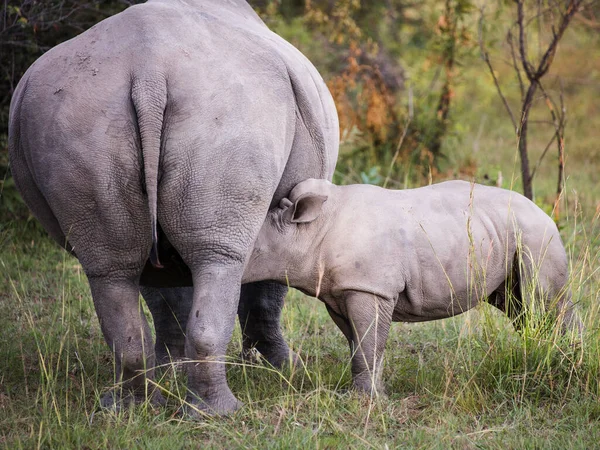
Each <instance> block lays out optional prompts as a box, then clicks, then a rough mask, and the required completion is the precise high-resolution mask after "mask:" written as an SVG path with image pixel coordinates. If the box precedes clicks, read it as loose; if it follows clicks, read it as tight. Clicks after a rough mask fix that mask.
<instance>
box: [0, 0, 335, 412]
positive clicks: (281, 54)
mask: <svg viewBox="0 0 600 450" xmlns="http://www.w3.org/2000/svg"><path fill="white" fill-rule="evenodd" d="M337 147H338V123H337V117H336V111H335V107H334V104H333V101H332V98H331V95H330V94H329V92H328V90H327V88H326V86H325V84H324V83H323V80H322V79H321V77H320V76H319V74H318V73H317V71H316V70H315V68H314V67H313V66H312V65H311V64H310V62H309V61H308V60H307V59H306V58H305V57H304V56H303V55H302V54H301V53H300V52H298V51H297V50H296V49H295V48H293V47H292V46H291V45H290V44H288V43H287V42H286V41H284V40H283V39H281V38H280V37H278V36H277V35H275V34H274V33H272V32H271V31H269V30H268V28H267V27H266V26H265V25H264V23H263V22H262V21H261V20H260V19H259V17H258V16H257V15H256V14H255V13H254V11H253V10H252V9H251V8H250V7H249V6H248V4H246V3H245V2H244V1H242V0H229V1H219V0H171V1H169V0H150V1H148V2H147V3H145V4H142V5H137V6H133V7H131V8H129V9H127V10H126V11H124V12H122V13H121V14H118V15H116V16H114V17H111V18H108V19H106V20H104V21H102V22H101V23H99V24H98V25H96V26H94V27H93V28H91V29H90V30H88V31H86V32H85V33H83V34H81V35H80V36H78V37H76V38H75V39H72V40H70V41H68V42H65V43H63V44H61V45H59V46H57V47H56V48H54V49H52V50H50V51H49V52H48V53H46V54H45V55H44V56H42V57H41V58H40V59H39V60H38V61H36V63H35V64H33V66H32V67H31V68H30V69H29V70H28V71H27V72H26V73H25V75H24V76H23V79H22V80H21V81H20V83H19V85H18V87H17V89H16V91H15V94H14V97H13V100H12V104H11V109H10V129H9V152H10V158H11V167H12V172H13V176H14V179H15V182H16V184H17V186H18V188H19V190H20V191H21V193H22V195H23V198H24V199H25V202H26V203H27V204H28V205H29V207H30V208H31V210H32V211H33V213H34V214H35V215H36V217H37V218H38V219H39V220H40V222H41V223H42V224H43V226H44V227H45V229H46V230H47V231H48V232H49V234H50V235H51V236H52V237H53V238H54V239H55V240H56V241H57V242H58V243H59V244H61V245H63V246H65V247H66V248H67V249H68V250H70V251H72V252H74V253H75V254H76V255H77V257H78V258H79V261H80V262H81V264H82V266H83V268H84V270H85V273H86V275H87V277H88V280H89V284H90V287H91V292H92V297H93V300H94V305H95V308H96V312H97V314H98V318H99V320H100V324H101V327H102V332H103V333H104V337H105V338H106V341H107V342H108V345H109V346H110V347H111V348H112V349H113V351H114V355H115V360H116V370H117V372H118V373H119V374H120V376H121V377H122V378H121V379H122V381H123V386H124V387H125V388H126V391H127V392H129V393H130V394H129V396H128V401H131V399H133V400H135V401H139V400H140V399H141V398H143V394H142V393H143V392H144V386H145V379H144V378H145V377H152V376H153V371H152V370H147V368H151V367H153V366H154V364H155V355H154V353H153V352H152V351H151V350H149V349H152V343H151V339H152V338H151V334H150V330H149V327H148V324H147V322H146V320H145V318H144V316H143V314H141V313H140V308H139V303H138V296H139V290H140V285H142V286H150V287H149V288H147V289H145V290H144V294H145V296H146V297H147V298H150V299H152V301H151V302H150V304H151V308H152V309H153V311H152V312H153V314H155V318H156V319H157V320H156V322H157V324H158V325H159V329H158V330H157V334H158V337H159V339H158V340H159V341H161V343H163V344H168V341H169V335H170V334H171V335H172V334H173V333H171V332H172V329H173V327H174V326H176V325H173V322H174V319H165V317H164V316H161V311H163V310H167V309H168V308H169V307H173V308H174V309H177V308H178V307H179V306H178V303H177V302H178V301H181V302H184V303H185V302H186V301H189V303H190V304H191V310H189V308H190V305H187V308H188V310H189V316H188V320H187V333H186V338H185V355H186V356H187V357H188V358H190V359H192V360H196V361H198V362H197V363H195V364H189V365H188V366H189V367H188V388H189V392H190V394H189V396H188V401H189V402H190V403H191V404H193V405H195V406H196V407H198V408H200V409H202V410H205V411H208V412H211V413H228V412H231V411H233V410H235V409H237V408H238V407H239V405H240V404H239V402H238V401H237V400H236V398H235V397H234V395H233V394H232V393H231V391H230V389H229V387H228V385H227V381H226V378H225V365H224V363H223V357H224V354H225V350H226V347H227V344H228V342H229V340H230V338H231V333H232V330H233V327H234V322H235V316H236V311H237V308H238V303H240V294H241V304H242V307H241V308H240V313H241V315H240V319H241V322H242V325H243V326H244V325H245V324H246V323H251V324H252V326H251V327H246V335H247V336H246V339H245V342H246V344H255V343H259V345H262V348H259V350H262V351H263V352H265V353H266V354H267V357H268V358H269V359H270V360H271V361H272V362H273V363H274V364H281V363H282V362H283V360H284V359H286V358H287V357H288V348H287V345H286V344H285V342H284V341H283V339H282V337H281V333H280V329H279V316H280V310H281V303H282V301H283V296H284V295H285V288H281V287H279V286H278V285H274V284H272V283H261V284H254V285H252V286H250V287H246V289H244V288H240V284H241V278H242V273H243V272H244V267H245V265H246V263H247V260H248V258H249V254H250V251H251V249H252V245H253V242H254V240H255V238H256V236H257V234H258V231H259V229H260V227H261V224H262V222H263V220H264V218H265V216H266V214H267V211H268V209H269V207H270V206H272V205H276V204H277V203H278V202H279V201H280V200H281V199H282V198H283V197H284V196H285V195H286V194H287V193H288V192H289V191H290V189H291V188H292V187H293V186H294V185H295V184H297V183H298V182H299V181H301V180H303V179H305V178H309V177H315V178H331V176H332V174H333V170H334V165H335V161H336V158H337ZM185 285H193V290H191V289H188V290H187V291H186V290H184V289H183V288H182V289H163V290H162V291H161V290H160V288H165V287H169V288H172V287H178V286H185ZM188 293H189V295H188ZM160 295H163V296H166V303H165V304H163V305H162V306H161V305H158V306H157V298H158V297H160ZM190 296H193V301H192V299H190V298H189V297H190ZM165 305H166V306H165ZM179 312H180V311H179ZM179 316H180V314H179ZM161 327H162V328H161ZM165 330H166V331H165ZM161 334H163V336H161ZM175 334H176V333H175ZM174 339H175V340H176V338H174ZM176 344H177V343H176V342H175V344H174V347H176V346H177V345H176ZM158 350H159V351H161V352H162V353H163V354H164V353H165V349H164V347H163V348H159V349H158ZM174 350H177V349H176V348H174ZM154 400H155V401H161V400H162V399H161V397H160V394H154ZM123 401H125V398H120V397H119V395H118V394H117V391H113V392H109V393H108V394H106V395H105V396H104V397H103V399H102V404H103V405H104V406H112V405H116V406H118V405H119V404H120V403H121V402H123Z"/></svg>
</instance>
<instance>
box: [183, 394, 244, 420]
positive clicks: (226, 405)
mask: <svg viewBox="0 0 600 450" xmlns="http://www.w3.org/2000/svg"><path fill="white" fill-rule="evenodd" d="M242 406H244V404H243V403H242V402H240V401H239V400H238V399H236V398H235V397H234V396H233V395H231V396H228V397H224V396H219V397H217V398H216V399H215V400H213V401H211V402H210V403H208V402H206V401H203V400H198V399H196V398H195V397H194V398H193V399H189V398H188V399H187V400H186V403H185V404H184V405H183V406H182V407H181V408H180V410H179V413H180V415H181V416H183V418H185V419H188V420H194V421H199V420H202V419H206V418H207V417H214V416H228V415H230V414H233V413H235V412H236V411H237V410H238V409H240V408H241V407H242Z"/></svg>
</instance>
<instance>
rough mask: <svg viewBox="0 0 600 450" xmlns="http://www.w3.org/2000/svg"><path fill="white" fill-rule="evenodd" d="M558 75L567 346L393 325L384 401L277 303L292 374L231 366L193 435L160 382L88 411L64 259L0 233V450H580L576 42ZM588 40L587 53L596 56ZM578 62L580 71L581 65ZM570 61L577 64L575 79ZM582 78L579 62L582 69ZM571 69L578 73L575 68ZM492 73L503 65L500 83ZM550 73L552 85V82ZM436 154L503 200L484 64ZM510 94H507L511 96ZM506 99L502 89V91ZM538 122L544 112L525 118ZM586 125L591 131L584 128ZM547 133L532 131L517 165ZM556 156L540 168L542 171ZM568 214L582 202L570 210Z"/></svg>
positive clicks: (592, 137)
mask: <svg viewBox="0 0 600 450" xmlns="http://www.w3.org/2000/svg"><path fill="white" fill-rule="evenodd" d="M565 39H566V40H565V44H564V45H563V46H562V47H561V49H560V51H559V55H558V57H557V58H558V59H557V62H556V63H555V66H554V67H556V68H557V69H556V70H557V71H559V72H560V74H561V76H563V77H565V78H566V80H567V83H566V86H567V93H566V94H567V104H568V106H569V108H570V116H569V117H570V119H569V125H568V128H567V129H568V136H567V153H568V155H569V156H568V158H569V159H568V161H567V176H568V180H567V192H566V197H567V200H568V207H567V208H565V214H564V216H563V217H562V218H561V222H560V226H561V228H562V235H563V240H564V242H565V244H566V246H567V250H568V254H569V257H570V260H571V271H572V279H573V282H572V290H573V293H574V299H575V301H576V302H577V303H578V307H579V309H580V311H581V313H582V316H583V319H584V322H585V325H586V332H585V335H584V339H583V342H582V343H581V344H580V345H572V344H571V342H569V341H568V340H566V339H562V338H560V337H559V336H558V335H557V334H556V333H549V334H548V333H542V332H540V331H539V330H538V329H537V328H535V327H531V328H528V329H527V330H526V331H525V333H524V334H523V335H518V334H517V333H515V332H514V331H513V329H512V327H511V325H510V323H509V321H508V320H507V319H506V318H505V317H504V316H502V315H501V314H500V313H499V312H497V311H496V310H494V309H493V308H491V307H489V306H487V305H481V306H479V307H477V308H476V309H475V310H473V311H471V312H469V313H467V314H464V315H463V316H460V317H457V318H453V319H447V320H444V321H438V322H431V323H424V324H411V325H409V324H394V325H393V327H392V331H391V333H390V338H389V341H388V346H387V352H386V361H385V371H384V380H385V382H386V385H387V388H388V392H389V398H387V399H381V400H376V401H370V400H369V399H366V398H364V397H361V396H358V395H356V394H355V393H353V392H351V391H347V388H348V386H349V383H350V367H349V357H348V350H347V345H346V342H345V339H344V338H343V337H342V335H341V333H340V332H339V331H338V330H337V329H336V328H335V325H334V324H333V322H332V321H331V320H330V319H329V318H328V316H327V314H326V311H325V308H324V307H323V305H322V304H320V303H319V302H318V301H316V300H314V299H310V298H307V297H305V296H303V295H301V294H300V293H298V292H292V293H291V294H290V296H289V298H288V300H287V304H286V307H285V310H284V324H283V325H284V333H285V335H286V337H287V339H288V341H289V343H290V345H291V347H292V348H293V349H295V350H297V351H298V352H299V354H300V355H301V357H302V359H303V361H304V366H303V367H301V368H298V369H296V370H295V371H294V372H293V373H292V372H283V373H279V372H277V371H275V370H273V369H271V368H269V367H267V366H266V365H262V364H259V365H255V366H243V365H241V364H239V363H238V362H236V359H235V355H237V354H238V353H239V351H240V348H241V344H240V334H239V330H236V332H235V335H234V339H233V342H232V344H231V346H230V349H229V355H230V356H231V365H230V370H229V373H228V378H229V382H230V385H231V387H232V390H233V391H234V393H235V394H236V395H237V396H238V397H239V398H240V399H241V400H242V401H243V402H244V403H245V407H244V408H243V409H242V410H240V411H239V412H238V413H236V414H235V415H234V416H232V417H228V418H218V419H209V420H206V421H204V422H200V423H193V422H186V421H182V420H180V419H179V418H178V417H177V416H176V414H175V412H176V410H177V408H178V407H179V405H180V400H179V398H180V397H181V396H182V395H184V384H185V380H183V379H182V375H180V374H178V375H174V374H173V372H172V371H166V373H165V375H164V376H163V377H162V378H161V379H159V381H158V382H159V384H160V386H161V387H162V388H163V389H164V390H166V391H168V392H170V394H171V395H170V396H169V400H168V406H167V408H165V409H161V410H154V409H152V408H151V407H149V406H147V405H146V406H140V407H137V408H135V409H133V410H130V411H124V412H121V413H119V414H115V413H109V412H102V411H99V410H98V404H99V403H98V399H99V395H100V394H101V392H102V389H104V388H107V387H110V386H111V385H112V384H113V372H112V360H111V356H110V353H109V351H108V348H107V346H106V345H105V343H104V340H103V338H102V335H101V333H100V329H99V325H98V323H97V319H96V317H95V313H94V308H93V305H92V302H91V297H90V294H89V289H88V286H87V282H86V279H85V276H84V275H83V273H82V271H81V269H80V267H79V265H78V263H77V261H76V260H75V259H73V258H71V257H69V256H67V255H66V253H64V252H62V251H61V250H60V249H58V248H57V247H56V246H55V245H53V244H52V243H51V242H50V241H49V240H48V238H47V237H45V235H44V233H43V232H41V231H39V230H38V229H37V228H36V227H35V225H34V224H33V223H32V222H30V223H28V224H5V225H3V226H2V227H1V228H0V444H1V445H2V446H4V447H6V448H34V447H43V448H105V447H110V448H188V447H191V448H197V447H209V448H210V447H212V448H235V447H250V448H254V447H256V448H302V447H310V448H313V447H317V448H337V447H340V448H344V447H349V448H371V447H375V448H394V447H403V448H428V449H429V448H461V449H462V448H502V449H506V448H557V449H563V448H595V447H597V446H598V442H600V426H598V420H599V419H600V402H599V400H600V399H599V395H600V378H599V373H600V346H599V342H600V339H599V338H600V331H599V328H598V323H600V317H599V312H598V304H597V301H596V300H597V297H598V293H599V292H600V277H599V276H598V274H597V267H598V248H599V245H598V242H599V237H600V236H599V231H600V230H599V228H598V223H597V216H596V208H597V205H598V201H599V199H600V191H599V189H600V188H599V187H598V186H600V184H598V171H597V162H598V158H599V157H600V153H599V150H598V146H597V136H598V134H597V133H598V131H597V129H596V128H597V123H596V125H595V126H594V125H593V123H592V121H593V120H594V118H597V116H598V112H599V111H598V105H597V102H596V99H597V98H598V89H599V87H598V86H599V85H600V81H599V77H600V75H599V74H600V61H599V60H598V59H597V58H596V59H594V58H590V57H589V55H588V53H587V52H589V49H590V48H591V47H593V45H595V44H593V45H591V44H590V42H589V40H586V41H582V39H589V38H587V37H586V38H583V37H581V36H579V35H575V34H573V35H570V36H567V37H566V38H565ZM594 42H596V43H597V41H594ZM586 55H588V56H586ZM577 64H579V66H577ZM581 64H584V65H583V66H582V65H581ZM576 66H577V67H580V68H582V69H581V70H579V69H578V71H577V72H575V67H576ZM499 70H500V71H501V73H504V74H507V73H508V72H507V70H506V68H504V69H502V68H499ZM557 73H558V72H554V75H556V74H557ZM463 76H464V79H463V81H462V82H461V84H460V86H459V88H458V89H457V93H456V97H455V99H454V103H453V106H454V108H455V115H454V120H455V126H454V128H453V135H452V136H450V137H449V140H448V141H447V145H446V149H445V150H446V151H447V154H448V155H449V160H448V162H447V167H448V168H449V170H450V172H451V171H452V170H453V169H455V172H456V173H457V174H460V168H461V167H463V166H465V165H468V164H471V165H474V166H475V167H476V172H477V175H476V176H477V177H478V179H482V178H483V175H484V174H486V173H487V174H489V176H490V177H492V178H495V177H496V176H497V172H498V171H501V172H502V173H503V177H504V186H505V187H508V186H510V185H511V184H513V182H514V185H515V186H517V187H518V183H519V182H518V165H517V164H516V162H517V160H516V157H515V149H516V143H515V139H514V135H513V134H512V130H511V129H510V128H511V127H510V122H509V120H508V118H507V117H506V116H505V115H504V113H503V111H502V109H501V104H500V102H499V101H498V100H497V99H496V98H495V97H494V91H493V86H492V85H491V81H490V79H489V77H488V75H487V73H486V72H485V68H484V66H483V64H481V65H479V66H477V65H474V66H473V67H471V68H469V69H467V70H465V72H464V75H463ZM513 88H514V86H513ZM512 92H514V89H513V91H512ZM540 114H541V113H540ZM596 121H597V119H596ZM546 132H547V130H544V129H538V130H537V131H534V132H533V134H532V159H533V160H535V159H536V155H539V153H540V152H541V149H543V147H544V146H545V139H546V136H548V135H547V134H546ZM553 158H554V157H553ZM553 158H549V159H548V160H547V161H546V162H545V163H544V165H543V166H542V167H541V168H540V172H539V174H538V178H537V181H536V198H537V201H538V203H540V204H541V205H542V206H544V207H548V205H551V202H552V198H553V192H554V186H555V169H554V161H555V158H554V159H553ZM576 205H579V206H577V207H576Z"/></svg>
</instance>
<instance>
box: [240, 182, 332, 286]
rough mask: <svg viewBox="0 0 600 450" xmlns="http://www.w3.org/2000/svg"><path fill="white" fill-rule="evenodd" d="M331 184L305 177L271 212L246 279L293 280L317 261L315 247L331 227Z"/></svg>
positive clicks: (248, 267)
mask: <svg viewBox="0 0 600 450" xmlns="http://www.w3.org/2000/svg"><path fill="white" fill-rule="evenodd" d="M332 187H333V185H332V184H331V183H329V182H328V181H325V180H316V179H309V180H305V181H303V182H301V183H299V184H298V185H296V187H294V189H292V191H291V192H290V195H289V198H283V199H282V200H281V201H280V202H279V206H278V207H276V208H274V209H272V210H271V211H269V213H268V214H267V217H266V219H265V222H264V224H263V226H262V228H261V230H260V233H259V234H258V237H257V239H256V241H255V244H254V249H253V251H252V254H251V256H250V259H249V262H248V265H247V268H246V271H245V272H244V280H243V281H244V282H251V281H260V280H275V281H280V282H290V283H293V279H299V278H302V276H303V273H304V272H305V271H306V270H308V269H309V268H310V267H311V266H312V265H313V263H314V259H315V257H313V256H311V255H314V254H315V252H314V250H315V246H316V245H318V243H319V242H320V241H321V239H322V236H323V235H324V233H325V231H326V229H327V226H326V222H327V220H326V215H327V209H328V208H327V206H328V205H327V204H326V202H327V199H328V198H329V196H330V189H331V188H332Z"/></svg>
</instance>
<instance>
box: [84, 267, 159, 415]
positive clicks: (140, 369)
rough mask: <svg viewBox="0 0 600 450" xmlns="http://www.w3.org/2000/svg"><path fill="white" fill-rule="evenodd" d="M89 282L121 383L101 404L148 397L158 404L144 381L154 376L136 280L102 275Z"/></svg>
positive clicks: (117, 404)
mask: <svg viewBox="0 0 600 450" xmlns="http://www.w3.org/2000/svg"><path fill="white" fill-rule="evenodd" d="M89 282H90V288H91V291H92V297H93V300H94V306H95V308H96V314H97V315H98V319H99V320H100V326H101V328H102V333H103V334H104V338H105V339H106V342H107V343H108V345H109V347H110V348H111V349H112V350H113V352H114V357H115V373H116V382H117V383H122V385H121V387H120V388H115V389H113V390H112V391H110V392H108V393H107V394H105V395H104V396H103V397H102V398H101V400H100V404H101V406H102V407H104V408H117V409H119V408H120V407H121V406H127V405H128V404H129V403H132V402H133V403H140V402H143V401H144V400H145V399H146V398H148V397H150V398H151V400H152V401H153V402H154V403H159V404H162V403H163V402H164V400H163V398H162V396H161V394H160V392H159V391H156V390H154V389H152V387H151V386H148V385H147V384H146V379H147V378H149V379H152V378H153V376H154V350H153V347H152V335H151V333H150V327H149V326H148V322H147V321H146V317H145V316H144V313H143V311H142V308H141V304H140V301H139V288H138V286H137V283H135V282H134V281H133V280H129V279H113V278H110V279H109V278H106V277H90V278H89Z"/></svg>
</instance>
